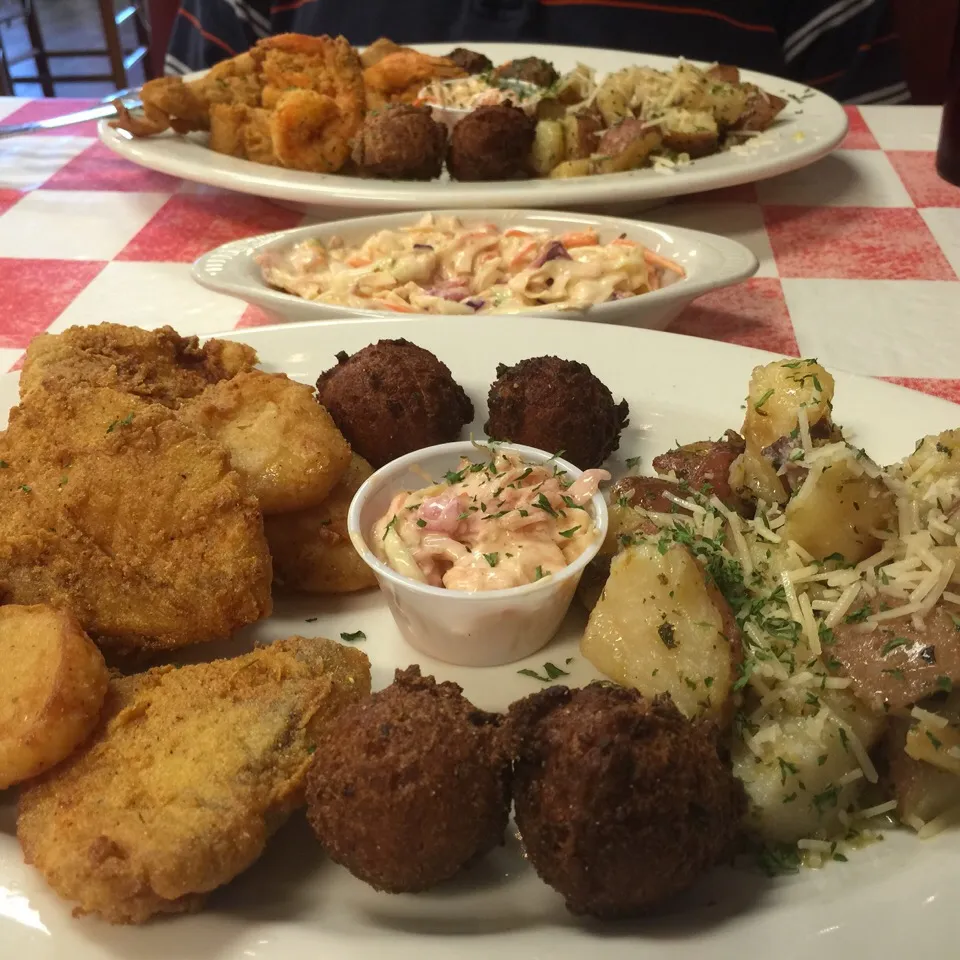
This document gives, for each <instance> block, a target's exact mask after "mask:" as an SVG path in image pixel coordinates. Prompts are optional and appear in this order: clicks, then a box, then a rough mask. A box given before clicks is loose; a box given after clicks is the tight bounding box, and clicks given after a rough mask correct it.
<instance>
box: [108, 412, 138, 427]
mask: <svg viewBox="0 0 960 960" xmlns="http://www.w3.org/2000/svg"><path fill="white" fill-rule="evenodd" d="M131 423H133V411H132V410H131V411H130V413H128V414H127V415H126V416H125V417H124V418H123V419H122V420H114V421H113V423H111V424H110V425H109V426H108V427H107V433H113V431H114V430H116V429H117V427H129V426H130V424H131Z"/></svg>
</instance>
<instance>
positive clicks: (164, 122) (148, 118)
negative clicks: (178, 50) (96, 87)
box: [110, 77, 210, 137]
mask: <svg viewBox="0 0 960 960" xmlns="http://www.w3.org/2000/svg"><path fill="white" fill-rule="evenodd" d="M140 100H141V101H142V103H143V116H138V115H135V114H131V113H130V111H129V110H128V109H127V108H126V107H125V106H124V105H123V103H122V101H120V100H116V101H114V102H115V105H116V108H117V119H116V120H111V121H110V126H111V127H114V128H116V129H118V130H126V131H127V132H128V133H132V134H133V135H134V136H135V137H150V136H153V135H154V134H157V133H163V131H164V130H167V129H173V130H174V131H176V132H177V133H189V132H190V131H191V130H206V129H207V128H208V127H209V126H210V110H209V107H208V105H207V104H206V103H205V102H204V100H203V98H202V97H201V96H199V95H198V93H197V91H196V90H195V89H194V88H193V86H192V85H190V84H187V83H184V82H183V80H182V78H180V77H159V78H158V79H156V80H148V81H147V82H146V83H145V84H144V85H143V89H142V90H141V91H140Z"/></svg>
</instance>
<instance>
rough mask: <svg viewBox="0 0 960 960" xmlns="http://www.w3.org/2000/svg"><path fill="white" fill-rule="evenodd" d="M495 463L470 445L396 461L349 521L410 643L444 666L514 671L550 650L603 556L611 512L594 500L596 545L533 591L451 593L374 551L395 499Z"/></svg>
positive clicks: (537, 457)
mask: <svg viewBox="0 0 960 960" xmlns="http://www.w3.org/2000/svg"><path fill="white" fill-rule="evenodd" d="M496 449H497V451H498V452H502V453H507V454H512V455H515V456H517V457H519V458H520V459H521V460H523V461H525V462H526V463H528V464H534V465H539V464H545V463H550V464H551V465H556V466H557V467H558V468H559V469H560V470H563V471H566V475H567V478H568V479H569V480H571V481H572V480H576V479H577V478H578V477H580V475H581V474H582V472H583V471H581V470H579V469H577V468H576V467H575V466H573V464H571V463H568V462H566V461H565V460H562V459H559V458H558V457H555V456H554V455H553V454H551V453H547V452H545V451H543V450H537V449H535V448H533V447H524V446H519V445H514V444H506V443H502V444H501V443H498V444H497V445H496ZM463 458H467V459H469V460H472V461H474V462H479V461H480V460H484V459H489V458H490V452H489V451H488V450H487V449H486V448H484V447H479V448H478V446H477V445H475V444H474V443H472V442H471V441H458V442H455V443H444V444H440V445H439V446H435V447H427V448H426V449H424V450H417V451H415V452H413V453H410V454H408V455H407V456H405V457H401V458H400V459H399V460H394V461H393V462H392V463H388V464H387V465H386V466H385V467H382V468H381V469H380V470H378V471H377V472H376V473H374V474H373V476H371V477H370V478H369V479H368V480H367V481H366V483H364V484H363V486H362V487H361V488H360V489H359V490H358V491H357V493H356V495H355V496H354V498H353V502H352V503H351V504H350V510H349V513H348V514H347V530H348V532H349V534H350V539H351V541H352V543H353V546H354V548H355V549H356V550H357V552H358V553H359V554H360V556H361V557H362V558H363V560H364V561H365V562H366V563H367V564H368V566H369V567H370V568H371V570H373V572H374V575H375V576H376V578H377V582H378V583H379V584H380V589H381V591H382V592H383V595H384V597H385V598H386V601H387V603H388V605H389V607H390V612H391V613H392V614H393V618H394V620H396V623H397V626H398V628H399V629H400V632H401V634H402V635H403V637H404V639H405V640H406V641H407V643H409V644H410V646H411V647H413V648H414V649H415V650H418V651H419V652H420V653H423V654H426V655H427V656H430V657H433V658H435V659H437V660H442V661H444V662H446V663H452V664H457V665H459V666H469V667H492V666H499V665H500V664H505V663H513V662H514V661H516V660H522V659H523V658H524V657H528V656H530V654H532V653H536V651H537V650H540V649H541V648H542V647H545V646H546V645H547V644H548V643H549V642H550V640H551V639H552V638H553V636H554V634H555V633H556V632H557V630H558V629H559V627H560V624H561V623H562V622H563V619H564V617H565V616H566V614H567V610H568V609H569V607H570V602H571V601H572V600H573V595H574V593H575V591H576V589H577V584H578V583H579V582H580V577H581V575H582V574H583V571H584V568H585V567H586V566H587V564H588V563H589V562H590V561H591V560H592V559H593V558H594V557H595V556H596V555H597V552H598V551H599V549H600V546H601V545H602V543H603V540H604V538H605V537H606V534H607V519H608V518H607V505H606V501H605V500H604V497H603V494H602V493H597V494H595V495H594V496H593V497H592V499H591V500H590V501H589V503H588V504H587V505H586V507H585V509H586V512H587V514H588V515H589V517H590V518H591V520H592V521H593V526H594V535H593V541H592V543H590V544H589V545H588V546H587V547H586V548H585V549H584V550H583V552H582V553H581V554H580V555H579V556H578V557H576V558H575V559H574V560H573V562H571V563H570V564H568V565H567V566H566V567H564V568H563V569H562V570H559V571H557V572H556V573H554V574H551V575H550V576H547V577H544V578H543V579H541V580H537V581H536V582H535V583H528V584H524V585H523V586H519V587H510V588H509V589H505V590H485V591H484V590H481V591H476V592H471V591H466V590H450V589H447V588H445V587H434V586H431V585H429V584H426V583H421V582H419V581H417V580H413V579H411V578H410V577H405V576H403V575H402V574H400V573H398V572H397V571H396V570H394V569H393V568H392V567H390V566H389V565H388V564H386V563H384V562H383V561H381V560H380V559H378V558H377V556H375V554H374V552H373V550H372V549H371V547H370V539H371V538H372V536H373V528H374V525H375V524H376V523H377V521H378V520H380V518H381V517H383V515H384V514H385V513H386V512H387V511H388V510H389V509H390V504H391V501H392V500H393V498H394V496H396V494H398V493H400V492H401V491H404V490H410V491H413V490H420V489H423V488H424V487H425V486H427V485H428V484H429V483H430V482H431V480H428V479H427V477H429V478H433V479H436V478H439V477H443V476H444V474H445V473H447V472H448V471H456V470H457V468H458V466H459V463H460V461H461V459H463Z"/></svg>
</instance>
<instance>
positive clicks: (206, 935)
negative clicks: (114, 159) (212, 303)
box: [0, 317, 960, 960]
mask: <svg viewBox="0 0 960 960" xmlns="http://www.w3.org/2000/svg"><path fill="white" fill-rule="evenodd" d="M476 327H477V328H479V324H477V325H476ZM231 336H234V335H233V334H232V335H231ZM235 336H236V338H237V339H240V340H243V341H245V342H247V343H249V344H251V345H252V346H254V347H255V348H256V349H257V350H258V351H259V353H260V356H261V359H262V360H263V362H264V366H265V367H266V368H268V369H271V370H280V371H285V372H287V373H288V374H291V375H292V376H294V377H296V378H297V379H299V380H302V381H304V382H307V383H311V382H313V381H314V379H315V378H316V376H317V374H318V373H319V372H320V371H322V370H324V369H325V368H326V367H328V366H329V365H331V364H332V363H333V362H334V353H335V352H336V351H338V350H347V351H350V352H353V351H355V350H357V349H359V348H360V347H363V346H365V345H366V344H368V343H370V342H372V341H375V340H377V339H379V338H381V337H397V336H406V337H408V338H409V339H412V340H413V341H414V342H416V343H418V344H421V345H422V346H424V347H426V348H427V349H429V350H432V351H434V352H435V353H436V354H437V355H439V356H440V358H441V359H442V360H444V361H445V362H446V363H448V364H449V365H450V367H451V368H452V370H453V373H454V375H455V376H456V377H457V379H458V380H459V381H460V382H461V383H463V385H464V386H465V387H466V389H467V390H468V392H469V393H470V394H471V396H472V398H473V400H474V403H475V404H476V406H477V419H476V421H475V424H474V429H478V426H479V425H480V424H482V423H483V421H484V416H485V409H484V407H485V404H484V397H485V396H486V390H487V385H488V384H489V383H490V381H491V380H492V379H493V376H494V369H495V367H496V365H497V363H498V362H501V361H503V362H515V361H518V360H520V359H522V358H525V357H530V356H538V355H541V354H543V353H547V352H551V353H556V354H557V355H559V356H561V357H572V358H577V359H580V360H584V361H586V362H587V363H589V365H590V366H591V368H592V369H593V371H594V372H595V373H596V374H597V375H598V376H599V377H601V378H602V379H603V380H604V381H605V382H606V383H607V384H608V385H609V386H610V388H611V389H612V390H613V391H614V392H615V394H616V396H617V397H618V398H619V397H620V396H621V395H625V396H626V397H627V399H628V400H629V402H630V406H631V423H630V427H629V428H628V429H627V431H626V432H625V434H624V437H623V442H622V445H621V450H620V453H619V454H618V458H617V462H616V463H615V465H614V469H616V470H619V469H621V468H622V467H623V463H622V461H623V458H625V457H629V456H637V455H642V457H643V463H644V466H646V467H647V468H649V464H650V459H651V457H652V456H653V455H655V454H656V453H659V452H661V451H663V450H665V449H667V448H668V447H670V446H671V445H672V444H673V442H674V439H675V438H676V439H678V440H680V441H681V442H685V441H691V440H695V439H701V438H704V437H708V436H714V437H715V436H717V435H719V434H720V432H721V431H722V430H724V429H725V428H726V427H730V426H738V425H739V423H740V421H741V417H742V411H741V409H740V405H741V403H742V400H743V396H744V394H745V391H746V386H747V380H748V377H749V375H750V371H751V369H752V367H753V366H754V365H755V364H757V363H763V362H766V361H767V360H769V359H770V355H768V354H764V353H761V352H759V351H755V350H746V349H743V348H738V347H732V346H727V345H724V344H718V343H715V342H712V341H709V340H700V339H694V338H687V337H679V336H673V335H670V334H663V333H654V332H651V331H644V330H624V329H621V328H618V327H613V326H595V327H586V326H584V325H583V324H579V323H575V322H568V321H556V320H542V319H537V318H528V319H525V320H524V322H523V323H522V324H519V323H517V322H516V321H515V320H512V319H510V318H496V317H494V318H490V319H489V320H488V321H486V322H485V324H484V327H483V330H482V333H478V334H477V335H475V336H473V337H472V338H471V339H470V340H469V341H467V340H465V339H464V338H463V336H462V334H461V333H460V332H459V330H454V329H453V328H451V326H450V324H449V322H448V321H446V320H445V319H438V320H419V321H414V322H409V321H408V322H404V321H399V322H393V323H390V324H386V323H379V322H377V321H365V322H363V323H356V322H348V323H337V322H330V323H326V324H314V325H306V324H304V325H288V326H284V327H275V328H264V329H259V330H251V331H241V332H238V333H236V334H235ZM833 372H834V373H835V374H836V382H837V395H836V414H837V419H838V422H840V423H842V424H844V425H845V426H846V427H847V429H848V430H849V431H851V433H852V434H853V435H855V436H856V441H857V443H860V444H863V445H864V446H865V447H866V448H867V450H868V451H869V452H870V453H871V454H872V455H873V456H875V457H877V458H878V459H879V460H880V461H882V462H885V461H890V460H892V459H895V458H898V457H900V456H902V455H904V454H906V453H908V452H910V451H911V450H912V449H913V444H914V441H915V439H916V438H917V437H919V436H920V435H922V434H924V433H929V432H935V431H940V430H943V429H946V428H951V427H956V426H957V425H958V423H960V407H956V406H953V405H952V404H949V403H946V402H945V401H942V400H937V399H934V398H932V397H928V396H924V395H922V394H919V393H911V392H908V391H906V390H904V389H901V388H899V387H894V386H891V385H889V384H885V383H882V382H879V381H875V380H867V379H861V378H858V377H854V376H851V375H847V374H843V373H840V372H839V371H833ZM15 402H16V377H15V376H13V375H10V376H6V377H3V378H2V379H0V405H2V409H6V407H8V406H9V405H10V404H13V403H15ZM581 627H582V621H578V619H577V617H576V616H572V617H571V618H570V620H569V621H568V623H567V626H566V629H565V631H564V633H563V634H562V635H561V636H560V637H559V638H558V639H557V640H556V641H555V642H554V643H553V644H551V645H550V646H549V647H547V648H546V649H544V650H542V651H540V653H538V654H536V655H535V656H534V657H533V658H531V660H530V661H529V662H528V663H526V664H524V663H516V664H511V665H510V666H508V667H498V668H489V669H477V668H467V667H461V668H455V667H447V666H443V665H440V664H436V663H431V662H430V661H429V660H426V659H425V658H422V657H417V656H415V655H414V654H413V653H412V652H411V651H410V650H409V649H407V648H405V646H404V645H403V643H402V642H401V640H400V639H399V635H398V633H397V631H396V629H395V627H394V625H393V622H392V620H391V618H390V615H389V614H388V613H387V610H386V608H385V605H384V604H383V603H382V602H381V601H380V599H379V597H378V595H377V594H376V593H371V594H368V595H365V596H359V597H353V598H347V599H336V598H331V599H327V600H323V599H309V598H306V599H302V600H299V601H281V602H280V603H278V604H277V610H276V614H275V615H274V616H273V617H272V618H271V619H270V620H269V621H266V622H265V623H263V624H260V625H259V626H257V627H256V628H254V629H252V630H249V631H246V632H245V635H244V636H243V637H242V638H238V639H237V641H236V642H235V643H234V646H233V650H234V652H238V651H239V650H240V649H242V648H243V647H244V646H245V644H246V643H247V642H249V640H250V639H251V638H252V637H255V636H256V637H262V638H278V637H281V636H285V635H287V634H290V633H292V632H299V633H301V634H307V635H322V636H332V637H337V636H338V635H339V634H340V632H341V631H354V630H363V631H364V632H365V633H366V635H367V638H368V639H367V641H366V642H365V643H364V649H365V650H366V652H367V653H368V654H369V655H370V656H371V658H372V660H373V662H374V665H375V666H374V683H375V685H376V686H382V685H384V684H386V683H387V682H388V681H389V680H390V678H391V674H392V671H393V668H394V667H396V666H401V665H402V666H406V665H407V664H408V663H414V662H420V663H421V665H422V667H423V670H424V672H425V673H430V672H435V673H436V675H437V676H438V677H439V678H442V679H450V680H456V681H458V682H459V683H461V684H463V686H464V688H465V689H466V693H467V695H468V696H470V697H471V698H472V699H473V700H474V701H475V702H476V703H477V704H478V705H479V706H482V707H492V708H498V707H500V708H502V707H504V706H505V705H506V704H507V703H508V702H510V701H511V700H513V699H515V698H517V697H520V696H523V695H525V694H527V693H530V692H531V691H532V690H533V689H535V688H537V687H538V686H539V684H538V683H537V682H536V681H534V680H531V679H528V678H526V677H523V676H520V675H518V674H517V672H516V671H517V670H518V669H519V668H521V667H524V666H530V667H536V668H540V667H542V664H543V662H544V661H545V660H552V661H554V662H555V663H558V664H563V663H564V662H565V659H566V657H569V656H572V657H575V658H576V659H575V661H574V662H573V663H572V664H571V665H570V667H569V670H570V672H571V674H572V677H571V681H570V682H574V683H577V684H580V683H583V682H585V681H587V680H589V679H591V678H592V677H593V672H592V671H591V670H590V669H589V668H588V667H587V666H586V664H585V662H584V661H583V658H582V657H580V656H579V654H578V652H577V646H576V644H577V635H578V630H579V629H580V628H581ZM213 652H214V651H211V650H203V649H197V650H195V651H194V655H195V656H207V655H210V654H211V653H213ZM221 652H223V651H221ZM0 797H2V799H0V956H2V957H3V958H4V960H6V958H8V957H9V958H10V960H13V958H16V960H65V958H69V960H121V958H123V960H126V958H137V960H244V958H247V957H253V958H257V960H317V958H336V960H450V958H454V957H456V958H458V960H460V958H465V960H490V958H491V957H500V958H504V960H538V958H545V957H549V958H551V960H583V958H584V957H585V956H587V957H590V958H591V960H742V957H743V956H744V955H745V954H746V955H750V956H756V957H758V958H763V960H768V958H776V960H809V958H811V957H815V958H816V960H852V958H860V957H871V958H878V960H879V958H883V960H885V958H892V957H902V956H909V957H916V958H922V960H927V958H930V960H933V958H935V957H944V958H946V957H951V956H953V954H952V953H951V951H952V950H953V949H954V947H951V946H950V944H955V942H956V933H957V918H956V907H955V897H956V890H957V887H958V883H960V834H957V833H953V834H947V835H941V836H940V837H938V838H935V839H933V840H929V841H926V842H921V841H918V840H917V839H916V838H915V837H914V836H912V835H908V834H907V833H905V832H904V833H901V832H896V831H895V832H892V833H891V834H890V835H889V837H888V839H887V840H886V841H885V842H884V843H879V844H874V845H873V846H871V847H868V848H867V849H865V850H862V851H860V852H859V853H857V855H856V856H854V857H852V858H851V859H850V862H849V863H846V864H839V863H831V864H830V865H828V866H827V867H826V868H824V869H823V870H820V871H806V872H804V873H803V874H801V875H798V876H794V877H787V878H783V879H781V880H778V881H774V882H771V881H768V880H766V878H764V877H761V876H759V875H756V876H755V875H753V874H751V873H748V872H739V871H732V870H721V871H717V872H716V873H714V874H713V875H712V876H711V878H710V879H709V881H708V882H707V883H705V884H704V886H702V887H701V888H700V889H699V890H698V891H697V892H696V894H695V895H693V896H691V898H690V900H689V902H688V903H687V904H686V907H685V909H683V910H678V911H677V912H676V913H674V914H673V915H672V916H669V917H666V918H662V919H659V920H655V921H650V922H647V923H631V924H619V925H618V924H614V925H598V924H591V923H585V922H583V921H578V920H576V919H574V918H572V917H570V916H569V915H567V913H566V912H565V910H564V908H563V905H562V903H561V901H560V898H559V897H558V896H557V895H556V894H554V893H553V892H552V891H551V890H550V889H549V888H547V887H546V886H544V885H543V884H542V883H540V881H539V880H538V879H537V877H536V876H535V875H534V873H533V871H532V870H531V869H530V868H529V867H528V865H527V864H526V863H525V861H524V860H523V859H522V858H521V857H520V855H519V853H518V849H517V845H516V843H515V842H511V843H510V844H509V845H508V846H507V848H506V849H504V850H501V851H498V852H497V853H496V854H495V855H493V856H491V857H490V858H488V859H487V860H485V861H484V862H483V863H481V864H480V865H478V867H476V868H475V869H473V870H471V871H469V872H468V873H467V874H466V875H464V876H463V877H462V878H460V879H459V880H457V881H456V882H454V883H451V884H449V885H446V886H444V887H442V888H440V889H438V890H436V891H434V892H432V893H428V894H422V895H419V896H388V895H385V894H377V893H375V892H374V891H373V890H371V889H369V888H368V887H366V886H364V885H363V884H362V883H360V882H359V881H357V880H354V879H353V878H352V877H351V876H350V875H349V874H348V873H347V872H346V871H345V870H343V869H341V868H340V867H337V866H334V865H333V864H331V863H329V862H326V861H324V859H323V857H322V856H320V854H319V852H318V849H317V847H316V845H315V844H314V843H313V841H312V840H311V839H310V837H309V834H308V831H307V829H306V827H305V823H304V820H303V818H302V817H299V816H298V817H295V818H294V820H293V822H291V824H289V825H288V826H287V827H286V828H284V830H283V831H282V832H281V833H280V835H279V836H278V837H276V838H275V839H274V841H273V842H272V843H271V845H270V846H269V848H268V851H267V853H266V855H265V856H264V858H263V859H262V860H261V861H260V862H259V863H257V864H255V865H254V866H253V867H252V868H251V869H250V870H249V871H248V872H247V873H246V874H244V875H243V876H241V877H240V878H238V879H237V880H236V881H235V882H234V883H233V884H231V885H230V886H229V887H227V888H225V889H223V890H220V891H218V892H217V893H215V894H214V895H213V896H212V897H211V898H210V901H209V903H208V906H207V909H206V910H205V911H204V912H202V913H200V914H196V915H193V916H180V917H175V918H167V919H163V920H159V921H155V922H153V923H151V924H149V925H147V926H146V927H142V928H128V927H110V926H108V925H106V924H104V923H101V922H100V921H98V920H95V919H92V918H85V919H81V920H75V919H72V918H71V916H70V908H69V906H68V905H66V904H64V903H62V902H59V901H58V900H57V898H56V897H55V896H54V895H53V894H52V893H51V892H50V891H49V890H48V889H47V887H46V886H45V884H44V881H43V880H42V879H41V877H40V876H39V874H37V873H36V872H34V871H33V870H32V869H29V868H26V867H24V866H23V865H22V863H21V856H20V850H19V848H18V846H17V842H16V840H15V839H14V809H13V797H12V796H11V795H10V794H7V795H5V796H3V795H0Z"/></svg>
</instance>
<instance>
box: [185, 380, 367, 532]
mask: <svg viewBox="0 0 960 960" xmlns="http://www.w3.org/2000/svg"><path fill="white" fill-rule="evenodd" d="M180 416H181V418H182V419H183V420H184V421H185V422H186V423H188V424H190V425H191V426H193V427H194V428H196V429H197V430H199V431H201V432H202V433H204V434H206V435H207V436H208V437H210V438H211V439H212V440H217V441H219V442H220V443H222V444H223V445H224V446H225V447H226V448H227V450H228V452H229V453H230V461H231V463H232V464H233V468H234V469H235V470H236V471H237V472H238V473H239V474H240V475H241V476H242V477H243V478H244V479H245V480H246V482H247V491H248V492H249V493H251V494H253V495H254V496H255V497H256V498H257V499H258V500H259V501H260V509H261V510H263V512H264V513H265V514H272V513H284V512H287V511H290V510H303V509H306V508H307V507H316V506H317V505H318V504H320V503H322V502H323V500H324V499H325V498H326V497H327V495H328V494H329V493H330V491H331V490H333V488H334V487H335V486H336V484H337V482H338V481H339V480H340V477H341V476H342V475H343V473H344V471H345V470H346V469H347V466H348V465H349V463H350V447H349V446H348V445H347V441H346V440H344V439H343V434H341V433H340V431H339V430H338V429H337V428H336V426H335V425H334V423H333V420H332V419H331V417H330V414H329V413H327V411H326V410H325V409H324V408H323V407H321V406H320V404H319V403H317V401H316V397H315V396H314V390H313V388H312V387H308V386H306V385H305V384H302V383H297V381H296V380H291V379H289V378H288V377H285V376H283V374H273V373H263V372H262V371H260V370H250V371H249V372H247V373H240V374H237V376H235V377H233V378H232V379H231V380H221V381H220V382H219V383H215V384H213V385H212V386H209V387H207V389H206V390H205V391H204V392H203V393H202V394H200V396H199V397H197V398H196V399H194V400H189V401H187V402H185V403H184V404H183V406H181V407H180Z"/></svg>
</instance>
